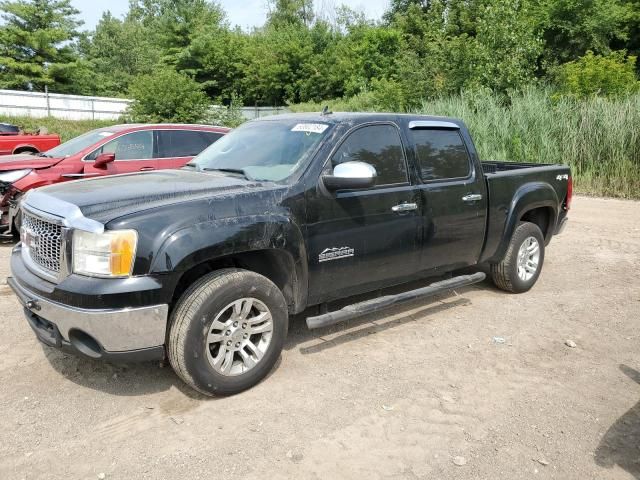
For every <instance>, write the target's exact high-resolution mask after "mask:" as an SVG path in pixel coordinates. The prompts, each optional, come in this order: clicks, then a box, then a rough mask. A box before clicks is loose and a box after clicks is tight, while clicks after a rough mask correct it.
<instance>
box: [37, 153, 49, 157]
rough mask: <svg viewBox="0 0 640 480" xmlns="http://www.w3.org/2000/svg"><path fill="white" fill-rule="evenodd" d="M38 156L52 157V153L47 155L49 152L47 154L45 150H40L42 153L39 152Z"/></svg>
mask: <svg viewBox="0 0 640 480" xmlns="http://www.w3.org/2000/svg"><path fill="white" fill-rule="evenodd" d="M38 156H39V157H47V158H51V155H47V154H46V153H44V152H40V153H39V154H38Z"/></svg>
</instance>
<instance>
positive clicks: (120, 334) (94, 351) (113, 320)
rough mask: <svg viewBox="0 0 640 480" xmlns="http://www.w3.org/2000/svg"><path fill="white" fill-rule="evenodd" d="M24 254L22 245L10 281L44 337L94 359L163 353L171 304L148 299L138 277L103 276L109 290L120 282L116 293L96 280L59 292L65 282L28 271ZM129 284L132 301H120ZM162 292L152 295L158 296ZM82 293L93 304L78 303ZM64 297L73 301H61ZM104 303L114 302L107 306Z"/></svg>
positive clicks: (159, 355)
mask: <svg viewBox="0 0 640 480" xmlns="http://www.w3.org/2000/svg"><path fill="white" fill-rule="evenodd" d="M19 254H20V248H19V247H18V248H16V249H14V252H13V255H12V262H11V263H12V265H11V267H12V268H11V270H12V272H13V274H14V276H15V277H9V278H8V279H7V283H8V284H9V286H10V287H11V288H12V289H13V291H14V292H15V294H16V296H17V297H18V299H19V300H20V303H21V304H22V305H23V306H24V309H25V314H26V317H27V320H28V322H29V324H30V326H31V328H32V329H33V330H34V332H35V334H36V336H37V337H38V339H39V340H40V341H41V342H43V343H45V344H47V345H50V346H53V347H56V348H61V349H64V350H68V351H73V352H74V353H81V354H83V355H86V356H89V357H92V358H103V359H108V360H122V361H134V360H152V359H161V358H163V356H164V343H165V334H166V328H167V317H168V312H169V307H168V305H167V304H163V303H160V302H149V303H147V302H144V300H143V299H144V298H145V297H148V295H149V292H147V294H144V292H140V291H136V289H135V287H136V286H140V285H138V283H137V282H135V281H134V282H130V283H129V284H128V285H127V284H122V285H121V284H120V282H112V283H109V282H110V280H102V282H101V285H100V286H101V287H102V289H107V292H109V293H113V292H111V291H110V290H113V289H114V287H115V286H117V287H118V288H117V290H118V291H117V294H116V295H115V296H112V295H109V294H108V293H107V292H103V291H100V288H99V287H98V286H97V285H93V287H94V289H93V292H91V293H87V294H82V293H80V292H74V291H70V290H68V289H67V290H65V291H60V289H59V288H57V287H60V285H58V286H54V285H53V284H50V283H49V282H45V281H44V280H42V279H38V277H36V276H35V275H33V274H32V273H30V272H29V271H28V270H26V268H24V264H23V263H22V260H21V257H20V255H19ZM79 280H80V279H77V281H79ZM87 280H88V281H90V280H96V279H87ZM147 280H148V279H147ZM77 281H76V283H77ZM89 283H91V282H89ZM105 284H106V285H105ZM73 285H74V284H73V283H72V285H71V286H73ZM127 286H128V287H129V298H130V302H131V303H129V305H132V306H123V305H121V304H120V303H121V298H122V296H123V295H124V290H126V287H127ZM51 287H53V288H52V289H51ZM152 291H153V289H152ZM161 291H162V290H161V289H160V291H159V292H156V293H155V294H154V295H152V296H153V297H157V296H159V293H160V292H161ZM78 297H79V298H84V299H85V300H84V302H87V303H90V305H91V306H90V307H89V308H87V307H85V306H84V305H78V303H84V302H82V300H80V299H79V298H78ZM64 299H69V300H70V301H69V302H65V301H60V300H64ZM133 299H136V300H137V302H136V301H132V300H133ZM74 300H75V301H74ZM140 300H142V301H140ZM105 304H109V307H108V308H105ZM96 307H98V308H96Z"/></svg>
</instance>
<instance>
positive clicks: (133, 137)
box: [84, 130, 158, 175]
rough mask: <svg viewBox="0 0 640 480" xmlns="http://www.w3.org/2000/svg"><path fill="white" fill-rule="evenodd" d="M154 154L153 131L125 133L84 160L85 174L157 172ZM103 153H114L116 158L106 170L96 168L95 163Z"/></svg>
mask: <svg viewBox="0 0 640 480" xmlns="http://www.w3.org/2000/svg"><path fill="white" fill-rule="evenodd" d="M154 152H155V140H154V134H153V130H138V131H136V132H130V133H125V134H124V135H120V136H119V137H116V138H114V139H113V140H110V141H109V142H107V143H105V144H104V145H102V146H101V147H100V148H97V149H96V150H94V151H93V152H91V153H90V154H89V155H87V156H86V157H85V159H84V160H85V167H84V173H85V174H87V175H114V174H118V173H131V172H139V171H145V170H155V169H156V168H157V166H158V165H157V160H156V159H155V158H154ZM103 153H113V154H114V155H115V157H116V159H115V161H113V162H111V163H109V164H108V165H107V168H106V169H101V168H95V167H94V166H93V161H94V160H95V159H96V158H97V157H98V155H100V154H103Z"/></svg>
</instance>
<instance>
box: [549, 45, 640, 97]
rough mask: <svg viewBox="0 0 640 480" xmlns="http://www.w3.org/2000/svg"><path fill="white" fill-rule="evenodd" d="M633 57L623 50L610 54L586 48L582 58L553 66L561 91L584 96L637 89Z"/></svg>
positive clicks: (624, 92) (639, 84)
mask: <svg viewBox="0 0 640 480" xmlns="http://www.w3.org/2000/svg"><path fill="white" fill-rule="evenodd" d="M636 60H637V58H636V57H634V56H628V57H627V56H626V54H625V52H624V51H618V52H612V53H610V54H609V55H595V54H594V53H593V52H591V51H588V52H587V54H586V55H585V56H584V57H581V58H579V59H578V60H574V61H573V62H568V63H565V64H564V65H561V66H560V67H558V68H557V69H556V72H555V77H556V82H557V85H558V89H559V91H560V94H561V95H568V96H573V97H577V98H583V97H590V96H595V95H608V96H621V95H626V94H628V93H632V92H637V91H638V90H639V89H640V82H638V78H637V76H636V71H635V67H636Z"/></svg>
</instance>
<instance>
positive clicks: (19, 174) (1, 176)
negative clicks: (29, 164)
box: [0, 168, 31, 183]
mask: <svg viewBox="0 0 640 480" xmlns="http://www.w3.org/2000/svg"><path fill="white" fill-rule="evenodd" d="M30 173H31V169H30V168H26V169H24V170H12V171H10V172H3V173H0V182H7V183H13V182H17V181H18V180H20V179H21V178H24V177H26V176H27V175H29V174H30Z"/></svg>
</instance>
